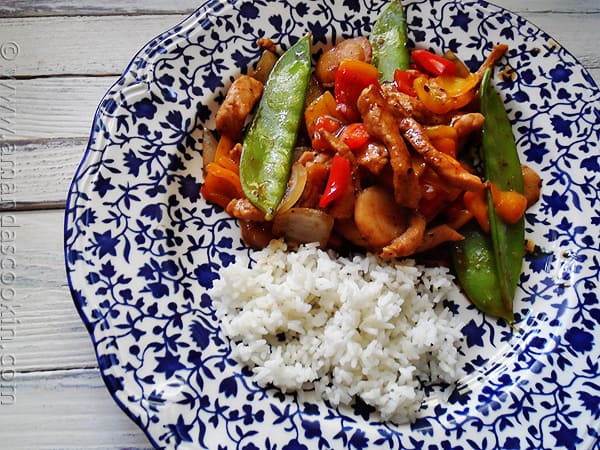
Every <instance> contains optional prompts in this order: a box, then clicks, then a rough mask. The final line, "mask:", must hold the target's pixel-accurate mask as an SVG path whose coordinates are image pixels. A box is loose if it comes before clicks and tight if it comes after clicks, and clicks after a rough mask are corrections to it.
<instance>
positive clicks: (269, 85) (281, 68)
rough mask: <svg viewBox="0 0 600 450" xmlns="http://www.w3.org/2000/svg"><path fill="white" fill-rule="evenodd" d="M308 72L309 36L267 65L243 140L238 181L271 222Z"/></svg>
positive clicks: (289, 159) (287, 168) (289, 160)
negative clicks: (264, 83)
mask: <svg viewBox="0 0 600 450" xmlns="http://www.w3.org/2000/svg"><path fill="white" fill-rule="evenodd" d="M310 72H311V60H310V36H309V35H306V36H304V37H303V38H302V39H300V40H299V41H298V42H296V44H294V45H293V46H292V47H291V48H290V49H289V50H288V51H287V52H286V53H285V54H284V55H283V56H282V57H281V58H280V59H279V61H278V62H277V63H276V64H275V66H274V67H273V70H272V71H271V73H270V75H269V78H268V79H267V82H266V85H265V89H264V92H263V94H262V98H261V100H260V102H259V104H258V109H257V111H256V114H255V115H254V119H253V121H252V123H251V125H250V127H249V129H248V132H247V133H246V137H245V138H244V143H243V148H242V155H241V160H240V182H241V185H242V189H243V190H244V194H246V197H248V199H250V201H251V202H252V204H253V205H254V206H256V207H257V208H258V209H260V210H261V211H263V212H264V213H265V218H266V219H267V220H270V219H272V218H273V216H274V215H275V210H276V209H277V206H279V202H281V199H282V198H283V195H284V193H285V186H286V184H287V180H288V177H289V173H290V168H291V165H292V153H293V151H294V145H295V144H296V138H297V135H298V128H299V125H300V120H301V119H302V110H303V108H304V99H305V96H306V90H307V88H308V80H309V77H310Z"/></svg>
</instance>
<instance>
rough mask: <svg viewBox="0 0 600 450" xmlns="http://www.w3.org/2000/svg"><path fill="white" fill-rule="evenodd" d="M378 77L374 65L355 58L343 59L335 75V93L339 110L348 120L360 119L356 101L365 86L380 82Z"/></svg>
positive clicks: (356, 120)
mask: <svg viewBox="0 0 600 450" xmlns="http://www.w3.org/2000/svg"><path fill="white" fill-rule="evenodd" d="M378 78H379V72H378V71H377V68H376V67H375V66H374V65H372V64H369V63H366V62H364V61H359V60H354V59H344V60H342V62H341V63H340V65H339V67H338V70H337V72H336V75H335V86H334V88H333V93H334V96H335V101H336V103H337V109H338V111H340V112H341V113H342V114H343V115H344V117H346V119H347V120H348V122H359V121H360V113H359V112H358V108H357V107H356V101H357V100H358V97H359V96H360V93H361V92H362V91H363V89H364V88H366V87H367V86H370V85H371V84H378Z"/></svg>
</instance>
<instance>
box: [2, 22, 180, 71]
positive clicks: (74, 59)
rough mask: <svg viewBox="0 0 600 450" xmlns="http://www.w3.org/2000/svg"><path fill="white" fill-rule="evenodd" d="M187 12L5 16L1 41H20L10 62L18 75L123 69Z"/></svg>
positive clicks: (17, 42)
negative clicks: (124, 14) (17, 51)
mask: <svg viewBox="0 0 600 450" xmlns="http://www.w3.org/2000/svg"><path fill="white" fill-rule="evenodd" d="M185 17H186V15H148V16H108V17H106V16H104V17H102V16H76V17H63V16H61V17H41V18H40V17H38V18H30V17H25V18H6V19H2V22H1V23H2V26H1V27H0V43H2V42H15V43H16V44H18V49H19V53H18V55H17V56H16V58H15V59H14V60H13V61H11V63H12V64H11V65H10V66H11V67H7V68H8V69H11V70H12V69H14V70H12V72H11V73H10V75H11V76H14V77H28V76H50V75H64V74H71V75H72V74H77V75H80V74H85V75H106V74H120V73H121V72H122V71H123V70H124V69H125V68H126V67H127V65H128V64H129V62H130V61H131V59H132V58H133V57H134V56H135V54H136V53H137V52H138V51H139V50H140V49H141V48H142V47H143V46H144V45H145V44H146V43H147V42H148V41H150V40H151V39H153V38H154V37H155V36H157V35H159V34H161V33H162V32H164V31H166V30H168V29H170V28H171V27H173V26H175V25H176V24H178V23H179V22H180V21H181V20H183V19H184V18H185ZM41 36H43V39H41V38H40V37H41ZM7 66H8V64H7Z"/></svg>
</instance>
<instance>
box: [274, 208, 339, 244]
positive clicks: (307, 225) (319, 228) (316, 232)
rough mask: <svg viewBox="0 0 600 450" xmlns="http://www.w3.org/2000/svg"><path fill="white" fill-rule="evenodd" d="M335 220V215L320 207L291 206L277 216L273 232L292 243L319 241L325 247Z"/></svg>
mask: <svg viewBox="0 0 600 450" xmlns="http://www.w3.org/2000/svg"><path fill="white" fill-rule="evenodd" d="M333 222H334V220H333V217H331V216H330V215H329V214H327V213H325V212H323V211H321V210H319V209H312V208H291V209H288V210H287V211H286V212H284V213H281V214H277V215H276V216H275V218H274V219H273V233H274V234H275V235H277V236H282V237H284V238H285V240H286V241H288V242H290V243H295V244H304V243H308V242H318V243H319V244H320V245H321V246H322V247H325V245H326V244H327V241H329V236H330V235H331V230H332V229H333Z"/></svg>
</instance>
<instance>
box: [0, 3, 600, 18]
mask: <svg viewBox="0 0 600 450" xmlns="http://www.w3.org/2000/svg"><path fill="white" fill-rule="evenodd" d="M493 3H496V4H497V5H499V6H502V7H504V8H507V9H510V10H512V11H515V12H546V11H547V12H553V13H557V12H585V11H588V12H598V11H600V4H599V3H598V1H597V0H570V1H564V0H528V1H526V2H524V1H522V0H495V1H494V2H493ZM198 5H199V2H198V1H195V0H170V1H169V2H165V1H163V0H135V1H133V0H131V1H126V2H123V1H120V0H107V1H105V2H102V3H101V4H99V2H98V1H97V0H56V1H54V0H38V1H35V2H32V1H31V0H4V1H3V2H2V5H0V17H18V16H21V17H23V16H50V15H61V16H63V15H113V14H148V13H150V14H172V13H187V12H191V11H193V10H194V9H195V8H197V7H198Z"/></svg>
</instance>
